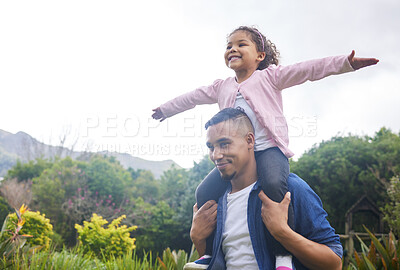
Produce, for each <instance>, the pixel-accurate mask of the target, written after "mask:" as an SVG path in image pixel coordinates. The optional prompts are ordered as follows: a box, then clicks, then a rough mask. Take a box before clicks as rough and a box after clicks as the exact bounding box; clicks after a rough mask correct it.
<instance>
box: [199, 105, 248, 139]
mask: <svg viewBox="0 0 400 270" xmlns="http://www.w3.org/2000/svg"><path fill="white" fill-rule="evenodd" d="M228 120H232V121H233V122H234V123H235V124H237V126H238V127H239V125H244V126H246V127H247V129H248V130H246V131H251V132H253V133H254V127H253V125H252V123H251V121H250V119H249V117H248V116H247V114H246V113H245V112H244V110H243V109H242V108H225V109H223V110H221V111H219V112H218V113H217V114H216V115H214V116H213V117H212V118H211V119H210V120H208V121H207V123H206V125H205V128H206V129H208V128H209V127H210V126H214V125H216V124H219V123H221V122H225V121H228Z"/></svg>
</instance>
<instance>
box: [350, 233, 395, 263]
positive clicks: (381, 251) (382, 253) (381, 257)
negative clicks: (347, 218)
mask: <svg viewBox="0 0 400 270" xmlns="http://www.w3.org/2000/svg"><path fill="white" fill-rule="evenodd" d="M364 228H365V230H366V231H367V232H368V234H369V237H370V239H371V245H370V246H369V247H368V246H367V245H366V244H365V243H364V241H363V240H362V239H361V238H359V237H358V240H359V241H360V243H361V252H360V253H357V252H356V251H355V252H354V257H352V258H351V262H350V264H349V266H347V268H346V270H353V269H355V270H399V269H400V263H399V254H400V253H399V252H400V244H399V240H396V238H395V236H394V234H393V233H392V232H390V233H389V237H388V238H387V239H386V238H385V237H383V238H382V242H383V244H382V243H381V241H379V240H378V239H377V238H376V237H375V235H374V234H372V233H371V232H370V231H369V230H368V229H367V228H366V227H365V226H364Z"/></svg>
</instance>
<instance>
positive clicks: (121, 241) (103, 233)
mask: <svg viewBox="0 0 400 270" xmlns="http://www.w3.org/2000/svg"><path fill="white" fill-rule="evenodd" d="M124 218H125V215H122V216H120V217H119V218H116V219H114V220H113V221H112V222H111V223H110V224H109V225H108V226H107V228H104V227H103V226H104V225H105V224H107V223H108V221H107V220H105V219H103V218H102V217H101V216H98V215H96V214H93V216H92V218H91V220H90V222H88V221H84V222H83V226H81V225H79V224H75V228H76V230H77V231H78V234H79V236H78V240H79V247H80V249H82V250H83V252H85V253H86V252H88V253H93V254H95V255H96V256H98V257H99V258H102V257H104V258H110V257H118V256H122V255H124V253H127V252H130V251H132V250H133V249H134V248H135V247H136V246H135V240H136V239H135V238H131V237H130V234H129V233H130V232H131V231H133V230H136V226H132V227H129V228H128V227H127V226H126V225H122V226H119V224H120V223H121V221H122V219H124Z"/></svg>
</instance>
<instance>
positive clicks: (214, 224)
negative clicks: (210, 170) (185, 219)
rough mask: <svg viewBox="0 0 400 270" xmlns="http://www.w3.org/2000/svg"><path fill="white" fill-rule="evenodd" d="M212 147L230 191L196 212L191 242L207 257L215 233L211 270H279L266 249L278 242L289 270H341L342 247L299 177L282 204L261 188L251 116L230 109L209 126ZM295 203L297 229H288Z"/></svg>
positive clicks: (290, 182) (292, 178)
mask: <svg viewBox="0 0 400 270" xmlns="http://www.w3.org/2000/svg"><path fill="white" fill-rule="evenodd" d="M206 128H207V146H208V148H209V149H210V158H211V160H212V161H213V162H214V163H215V165H216V167H217V168H218V170H219V171H220V173H221V176H222V178H223V179H225V180H226V181H229V182H230V188H229V189H228V190H227V192H226V193H225V195H224V196H223V197H221V198H220V199H219V201H218V205H217V204H216V202H214V201H209V202H207V203H206V204H204V205H203V206H202V207H201V208H200V209H199V210H197V206H196V205H195V206H194V208H193V209H194V216H193V223H192V228H191V232H190V236H191V239H192V241H193V243H194V245H195V246H196V249H197V251H198V252H199V254H200V255H204V252H205V247H206V239H207V237H208V236H209V235H211V233H212V232H213V231H214V230H215V238H214V246H213V256H212V258H211V260H210V262H209V265H208V268H207V267H204V268H207V269H226V268H228V269H275V256H274V255H273V252H272V250H271V247H268V246H267V244H266V243H267V241H266V239H267V237H274V238H275V239H276V240H277V241H279V242H280V243H281V244H282V245H283V246H284V247H285V248H286V249H287V250H288V251H289V252H290V253H291V254H292V255H293V264H294V265H291V266H289V268H285V267H282V268H277V269H290V267H293V266H294V268H295V269H341V256H342V254H343V250H342V246H341V244H340V241H339V237H338V235H336V234H335V233H334V229H333V228H332V227H331V226H330V225H329V223H328V221H327V220H326V216H327V214H326V212H325V211H324V210H323V208H322V204H321V201H320V199H319V197H318V196H317V195H316V194H315V193H314V192H313V191H312V190H311V188H310V187H309V186H308V185H307V184H306V183H305V182H304V181H303V180H301V179H300V178H299V177H298V176H296V175H294V174H290V175H289V178H288V187H289V192H288V193H287V194H286V196H285V198H284V199H283V200H282V202H281V203H276V202H273V201H272V200H270V199H269V198H268V197H267V196H266V195H265V194H264V192H263V191H261V187H260V186H258V183H257V168H256V162H255V158H254V131H253V127H252V125H251V122H250V120H249V119H248V117H247V115H246V114H245V113H244V112H242V111H240V110H237V109H233V108H227V109H224V110H222V111H220V112H219V113H217V114H216V115H215V116H214V117H213V118H212V119H211V120H210V121H208V122H207V124H206ZM291 200H292V204H293V209H294V223H295V226H294V227H295V229H294V230H292V229H291V228H290V227H289V226H288V224H287V213H288V206H289V203H290V201H291Z"/></svg>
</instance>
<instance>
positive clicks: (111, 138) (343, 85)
mask: <svg viewBox="0 0 400 270" xmlns="http://www.w3.org/2000/svg"><path fill="white" fill-rule="evenodd" d="M399 14H400V1H398V0H381V1H376V0H373V1H372V0H353V1H344V0H335V1H317V0H302V1H298V0H296V1H295V0H289V1H285V0H283V1H269V0H263V1H261V0H247V1H243V0H242V1H235V0H231V1H226V0H222V1H219V0H201V1H200V0H170V1H165V0H159V1H99V0H96V1H85V0H79V1H72V0H69V1H54V0H52V1H1V2H0V95H1V96H0V100H1V102H0V129H3V130H6V131H9V132H12V133H16V132H18V131H24V132H26V133H28V134H30V135H32V136H33V137H35V138H36V139H38V140H40V141H43V142H45V143H52V144H57V143H58V140H59V137H60V135H62V134H65V133H67V134H69V136H68V138H69V141H68V142H67V144H68V143H69V144H72V143H73V141H75V139H78V142H77V143H76V144H75V149H79V150H82V149H84V148H89V149H90V150H92V151H99V150H109V151H118V152H128V153H130V154H132V155H134V156H139V157H142V158H145V159H150V160H164V159H173V160H175V161H176V162H177V163H178V164H180V165H181V166H184V167H191V166H192V165H193V161H199V160H200V159H201V158H202V157H203V155H205V154H207V150H206V148H205V147H204V145H205V131H204V128H203V127H204V123H205V122H206V121H207V120H208V119H209V118H210V117H211V116H212V115H214V114H215V113H216V112H217V111H218V106H217V105H205V106H198V107H196V108H195V109H193V110H190V111H187V112H185V113H182V114H180V115H177V116H174V117H172V118H170V119H168V120H167V121H164V122H163V123H161V124H159V123H158V122H156V121H154V120H152V119H151V118H150V116H151V114H152V111H151V110H152V109H153V108H155V107H158V106H159V105H160V104H161V103H163V102H165V101H167V100H169V99H171V98H174V97H176V96H177V95H180V94H183V93H185V92H188V91H191V90H193V89H195V88H196V87H198V86H202V85H208V84H211V83H212V82H213V81H214V80H215V79H218V78H221V79H223V78H226V77H230V76H234V73H233V71H232V70H230V69H228V68H227V67H226V66H225V63H224V60H223V53H224V49H225V43H226V36H227V34H228V33H230V32H231V31H232V30H233V29H235V28H236V27H238V26H240V25H256V26H258V27H259V29H260V31H261V32H262V33H264V34H265V35H266V36H267V37H268V38H269V39H271V40H272V41H273V42H274V43H275V44H276V46H277V48H278V50H279V51H280V52H281V64H282V65H289V64H292V63H296V62H299V61H303V60H308V59H313V58H320V57H324V56H330V55H339V54H349V53H350V52H351V50H352V49H354V50H356V56H361V57H376V58H378V59H379V60H380V62H379V63H378V65H376V66H374V67H369V68H366V69H363V70H359V71H357V72H353V73H349V74H344V75H339V76H331V77H329V78H326V79H323V80H321V81H318V82H313V83H310V82H307V83H305V84H303V85H300V86H296V87H292V88H289V89H286V90H284V95H283V98H284V110H285V115H286V117H287V118H288V123H289V130H290V145H289V146H290V148H291V150H292V151H294V152H295V154H296V156H295V157H296V158H298V157H300V156H301V155H302V154H303V153H304V152H305V151H306V150H307V149H309V148H310V147H312V146H313V145H314V144H317V143H319V142H321V141H322V140H329V139H330V138H331V137H332V136H335V135H348V134H349V133H352V134H356V135H371V136H372V135H374V133H375V132H376V131H378V130H379V129H380V128H381V127H383V126H386V127H388V128H390V129H392V131H394V132H396V133H397V132H399V131H400V120H399V116H400V106H399V103H400V64H399V61H400V49H399V48H400V16H399Z"/></svg>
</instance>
